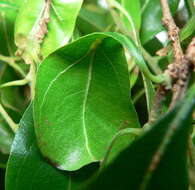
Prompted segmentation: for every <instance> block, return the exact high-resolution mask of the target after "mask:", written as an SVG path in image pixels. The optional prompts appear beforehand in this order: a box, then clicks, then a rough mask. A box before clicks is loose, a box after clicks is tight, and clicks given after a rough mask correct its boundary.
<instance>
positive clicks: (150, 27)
mask: <svg viewBox="0 0 195 190" xmlns="http://www.w3.org/2000/svg"><path fill="white" fill-rule="evenodd" d="M178 3H179V0H169V4H170V7H171V11H172V13H173V14H174V13H175V11H176V10H177V7H178ZM161 18H162V10H161V6H160V1H159V0H146V1H144V2H143V3H142V26H141V42H142V44H145V43H146V42H148V41H149V40H152V38H154V36H155V35H156V34H157V33H159V32H161V31H162V30H163V26H162V22H161Z"/></svg>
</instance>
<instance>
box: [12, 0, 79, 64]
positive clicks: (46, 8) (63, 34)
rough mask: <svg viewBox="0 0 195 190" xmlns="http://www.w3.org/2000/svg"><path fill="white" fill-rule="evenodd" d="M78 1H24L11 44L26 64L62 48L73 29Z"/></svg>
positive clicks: (77, 10)
mask: <svg viewBox="0 0 195 190" xmlns="http://www.w3.org/2000/svg"><path fill="white" fill-rule="evenodd" d="M81 4H82V0H74V1H61V0H52V1H51V0H46V1H45V0H33V1H31V0H25V1H24V3H23V6H21V8H20V11H19V14H18V17H17V20H16V26H15V42H16V45H17V46H18V48H19V50H20V51H18V53H21V54H22V55H23V57H24V59H25V60H26V62H32V59H35V60H36V59H37V56H38V54H39V53H40V44H41V54H42V55H43V56H44V57H45V56H47V55H48V54H50V53H51V52H53V51H54V50H56V49H57V48H59V47H61V46H64V45H65V44H66V43H67V42H68V41H69V39H70V37H71V35H72V32H73V30H74V25H75V20H76V17H77V14H78V12H79V10H80V7H81Z"/></svg>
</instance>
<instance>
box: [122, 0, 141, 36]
mask: <svg viewBox="0 0 195 190" xmlns="http://www.w3.org/2000/svg"><path fill="white" fill-rule="evenodd" d="M121 4H122V6H123V7H124V9H125V10H126V11H127V13H128V14H129V18H130V19H129V20H128V19H127V17H125V16H123V20H124V23H125V26H126V27H127V29H128V30H129V31H132V30H136V32H137V33H139V29H140V26H141V6H140V1H137V0H131V1H129V0H121ZM130 21H131V22H130Z"/></svg>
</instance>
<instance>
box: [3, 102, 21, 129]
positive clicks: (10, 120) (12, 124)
mask: <svg viewBox="0 0 195 190" xmlns="http://www.w3.org/2000/svg"><path fill="white" fill-rule="evenodd" d="M0 114H1V115H2V117H3V118H4V120H5V121H6V122H7V124H8V125H9V126H10V128H11V129H12V130H13V132H16V130H17V129H18V125H17V124H16V123H15V122H14V121H13V120H12V119H11V117H10V116H9V115H8V113H7V112H6V111H5V109H4V108H3V106H2V105H1V104H0Z"/></svg>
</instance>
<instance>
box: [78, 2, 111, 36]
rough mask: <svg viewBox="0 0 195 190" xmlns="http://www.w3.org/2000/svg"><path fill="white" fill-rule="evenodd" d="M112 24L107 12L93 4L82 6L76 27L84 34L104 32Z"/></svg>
mask: <svg viewBox="0 0 195 190" xmlns="http://www.w3.org/2000/svg"><path fill="white" fill-rule="evenodd" d="M113 25H114V23H113V21H112V18H111V16H110V14H109V12H108V10H105V9H103V8H101V7H97V6H94V5H90V6H84V7H83V8H82V9H81V10H80V12H79V15H78V19H77V27H78V28H79V31H80V32H81V33H82V34H83V35H85V34H89V33H92V32H104V31H106V30H109V29H111V28H112V26H113Z"/></svg>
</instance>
